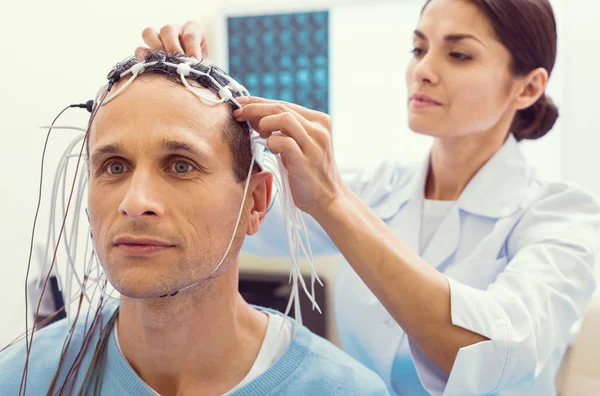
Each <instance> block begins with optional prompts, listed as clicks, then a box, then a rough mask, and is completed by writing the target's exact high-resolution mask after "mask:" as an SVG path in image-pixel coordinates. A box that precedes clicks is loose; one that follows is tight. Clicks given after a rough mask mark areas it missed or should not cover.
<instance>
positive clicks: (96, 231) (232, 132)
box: [0, 52, 387, 395]
mask: <svg viewBox="0 0 600 396" xmlns="http://www.w3.org/2000/svg"><path fill="white" fill-rule="evenodd" d="M157 59H159V60H161V59H162V61H165V60H166V61H168V62H172V63H179V62H182V60H181V59H182V58H180V57H177V56H170V57H166V58H165V57H164V55H163V54H159V53H155V52H150V53H148V54H146V59H145V61H146V62H149V61H156V60H157ZM178 77H179V76H178V75H177V72H176V70H175V69H169V68H165V67H163V66H161V65H160V62H159V64H158V66H153V67H147V68H146V69H145V70H144V73H143V74H142V75H140V76H139V77H138V78H137V79H136V80H135V81H134V82H133V83H132V84H131V85H130V86H128V87H127V88H126V89H125V90H123V91H122V93H120V94H119V95H118V96H116V97H115V98H114V100H112V101H110V103H107V104H105V105H104V106H101V107H100V108H99V109H98V111H97V114H96V116H95V118H94V120H93V123H92V125H91V129H90V136H89V147H88V151H89V178H90V181H89V202H88V207H89V217H90V223H91V229H92V234H93V241H94V246H95V249H96V252H97V255H98V258H99V260H100V262H101V264H102V267H103V269H104V271H105V273H106V274H107V278H108V279H109V281H110V283H111V284H112V285H113V286H114V287H115V289H117V290H118V291H119V292H120V293H121V300H120V301H119V302H116V301H115V302H114V303H111V304H108V305H107V306H106V307H105V308H104V312H103V316H104V318H103V326H102V331H99V332H98V334H97V335H96V336H95V337H96V338H94V339H93V340H92V342H91V343H90V344H89V345H88V347H87V348H82V343H83V342H84V339H86V338H85V336H84V332H85V331H86V322H85V321H84V320H80V321H79V323H78V325H77V326H76V328H75V332H74V335H73V337H72V339H71V342H70V346H69V347H68V348H67V350H66V352H64V353H63V341H64V336H65V326H66V324H65V323H64V321H62V322H59V323H57V324H54V325H51V326H49V327H47V328H45V329H43V330H41V331H39V332H38V333H37V334H36V336H35V338H34V342H33V347H32V352H31V356H30V358H29V364H28V383H27V391H28V393H31V394H35V395H37V394H46V392H48V390H49V389H50V387H53V391H52V394H55V393H56V392H59V391H62V392H63V393H64V394H71V393H77V394H79V392H80V391H81V392H83V393H84V394H87V393H90V394H91V393H95V394H102V395H156V394H157V393H158V394H161V395H223V394H227V395H267V394H273V395H275V394H277V395H380V394H387V390H386V388H385V385H384V384H383V382H382V381H381V379H379V377H378V376H376V375H375V374H374V373H372V372H371V371H369V370H367V369H366V368H364V367H363V366H361V365H360V364H358V363H357V362H355V361H354V360H352V359H351V358H350V357H349V356H348V355H346V354H345V353H344V352H342V351H340V350H339V349H337V348H336V347H334V346H333V345H331V344H330V343H328V342H327V341H325V340H323V339H321V338H319V337H317V336H316V335H314V334H312V333H311V332H310V331H308V330H307V329H306V328H305V327H302V326H300V325H298V324H297V323H296V322H294V321H292V320H291V319H290V318H288V317H285V316H283V315H281V314H278V313H276V312H274V311H271V310H267V309H262V308H254V307H252V306H250V305H249V304H248V303H246V302H245V301H244V300H243V298H242V297H241V295H240V293H239V292H238V254H239V251H240V248H241V245H242V243H243V241H244V238H245V236H246V235H252V234H255V233H256V232H257V231H258V230H259V227H260V224H261V222H262V220H263V218H264V217H265V215H266V213H267V208H268V205H269V201H270V199H271V183H272V176H271V174H270V173H268V172H266V171H263V170H261V169H259V168H257V167H255V168H254V170H253V172H252V174H251V176H250V179H249V183H248V189H247V193H246V195H245V199H243V198H244V187H245V184H246V183H245V182H246V177H247V175H248V174H249V170H250V167H251V161H252V154H251V150H250V132H249V130H248V128H247V127H246V126H245V125H244V124H240V123H238V122H237V121H235V120H234V118H233V117H232V111H231V107H229V106H228V105H227V104H219V105H214V104H206V103H204V102H203V101H201V100H199V99H198V98H197V97H195V96H194V95H193V94H192V93H191V92H190V90H189V89H186V88H184V87H183V86H182V85H181V84H174V83H173V82H174V81H175V82H176V81H177V78H178ZM124 84H125V82H124V81H120V82H118V83H117V84H116V85H115V86H114V87H113V88H112V92H115V91H116V90H118V89H120V88H122V87H123V86H124ZM195 89H196V90H197V91H198V92H201V93H203V94H206V95H207V96H208V95H213V97H214V94H212V93H211V92H209V91H208V90H207V89H205V88H202V87H197V88H195ZM242 202H244V207H243V210H242V215H241V218H240V220H239V226H238V227H237V228H236V223H237V218H238V213H239V211H240V206H241V204H242ZM234 232H235V238H233V242H232V243H231V247H230V249H229V250H228V247H229V245H230V241H231V240H232V235H233V233H234ZM227 250H228V254H227V255H226V256H224V254H225V252H226V251H227ZM223 257H224V259H223V260H221V259H222V258H223ZM221 261H222V264H221V265H220V266H218V264H219V263H220V262H221ZM217 267H218V269H217V270H215V269H216V268H217ZM192 284H194V286H192V287H188V286H190V285H192ZM98 340H99V342H98ZM96 345H99V347H96ZM80 351H81V352H82V353H81V355H80V356H77V355H78V353H79V352H80ZM25 355H26V349H25V344H24V343H22V344H20V345H17V346H14V347H11V348H9V349H8V350H6V351H5V352H4V353H2V354H0V394H3V395H4V394H6V395H9V394H10V395H13V394H18V392H19V384H20V381H21V373H22V371H23V367H24V361H25ZM61 356H63V359H62V361H61V362H60V366H59V361H60V360H61ZM102 356H103V357H102ZM100 357H101V358H100ZM57 367H58V369H57ZM73 367H76V368H78V370H76V371H74V370H72V369H73ZM68 373H73V374H71V375H69V374H68ZM55 374H56V378H54V377H55ZM90 378H94V380H93V381H90ZM53 379H54V381H53ZM66 383H69V384H67V385H66V386H64V387H63V385H64V384H66Z"/></svg>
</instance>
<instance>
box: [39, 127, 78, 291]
mask: <svg viewBox="0 0 600 396" xmlns="http://www.w3.org/2000/svg"><path fill="white" fill-rule="evenodd" d="M59 128H61V129H73V130H76V131H77V130H81V129H82V128H77V127H59ZM81 140H83V136H77V137H76V138H75V139H73V141H72V142H71V143H70V144H69V146H68V147H67V149H66V150H65V151H64V153H63V155H62V157H61V160H60V162H59V165H58V167H57V170H56V173H55V176H54V183H53V185H52V196H51V203H50V221H49V224H48V233H47V237H46V250H45V252H44V263H43V265H42V274H44V273H46V272H47V270H46V268H47V267H48V266H49V265H50V264H51V261H52V259H51V258H49V257H48V253H49V249H50V246H56V240H57V239H56V227H55V224H54V223H55V216H56V209H57V200H58V191H59V184H60V182H61V175H62V174H63V168H66V167H67V162H68V158H70V157H71V155H70V153H71V152H72V150H73V149H74V148H75V146H77V144H78V143H79V142H80V141H81ZM76 157H78V155H76ZM51 239H52V245H50V240H51ZM78 281H79V283H81V281H80V279H79V278H78ZM42 283H43V278H40V279H39V281H38V285H37V287H38V289H40V288H41V287H42ZM67 295H68V294H67Z"/></svg>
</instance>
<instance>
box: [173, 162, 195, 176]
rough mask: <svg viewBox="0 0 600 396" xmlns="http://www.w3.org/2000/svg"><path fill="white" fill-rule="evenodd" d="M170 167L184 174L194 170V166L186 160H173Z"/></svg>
mask: <svg viewBox="0 0 600 396" xmlns="http://www.w3.org/2000/svg"><path fill="white" fill-rule="evenodd" d="M172 169H173V171H174V172H175V173H179V174H184V173H188V172H191V171H192V170H194V167H193V166H192V165H191V164H190V163H189V162H186V161H175V162H173V168H172Z"/></svg>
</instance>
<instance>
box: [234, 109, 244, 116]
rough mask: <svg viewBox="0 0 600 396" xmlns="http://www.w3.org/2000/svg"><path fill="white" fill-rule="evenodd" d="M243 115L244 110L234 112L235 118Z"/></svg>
mask: <svg viewBox="0 0 600 396" xmlns="http://www.w3.org/2000/svg"><path fill="white" fill-rule="evenodd" d="M242 114H244V109H237V110H236V111H234V112H233V116H234V117H235V118H240V117H241V116H242Z"/></svg>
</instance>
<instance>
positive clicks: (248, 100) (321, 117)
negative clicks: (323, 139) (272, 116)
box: [242, 96, 331, 127]
mask: <svg viewBox="0 0 600 396" xmlns="http://www.w3.org/2000/svg"><path fill="white" fill-rule="evenodd" d="M244 99H245V101H243V103H242V104H244V105H247V104H257V103H263V104H283V105H285V106H287V107H289V108H290V109H292V110H294V111H295V112H297V113H298V114H300V115H301V116H302V117H304V118H306V119H307V120H308V121H312V122H318V123H320V124H321V125H323V126H325V127H328V126H330V125H331V121H330V117H329V115H327V114H325V113H321V112H320V111H316V110H311V109H307V108H306V107H303V106H300V105H297V104H295V103H289V102H284V101H282V100H272V99H265V98H261V97H258V96H249V97H245V98H244Z"/></svg>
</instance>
